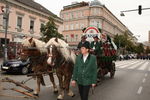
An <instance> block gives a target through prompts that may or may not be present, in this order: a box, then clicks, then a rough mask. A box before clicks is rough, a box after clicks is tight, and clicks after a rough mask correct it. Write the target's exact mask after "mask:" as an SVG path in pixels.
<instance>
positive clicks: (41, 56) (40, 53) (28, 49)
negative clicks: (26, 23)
mask: <svg viewBox="0 0 150 100" xmlns="http://www.w3.org/2000/svg"><path fill="white" fill-rule="evenodd" d="M22 45H23V48H22V50H21V59H24V60H25V59H27V58H30V61H31V67H32V71H33V72H34V73H35V74H37V76H35V77H36V79H37V88H36V89H35V90H34V94H35V95H37V96H38V95H39V92H40V84H42V85H45V83H44V79H43V75H42V74H38V73H39V72H46V71H52V67H51V66H50V65H48V64H47V59H48V52H47V49H46V48H45V42H42V41H40V40H37V39H35V38H27V39H25V40H24V41H23V42H22ZM49 77H50V80H51V82H52V84H53V88H54V92H55V93H56V92H58V89H57V86H56V84H55V81H54V77H53V73H50V74H49Z"/></svg>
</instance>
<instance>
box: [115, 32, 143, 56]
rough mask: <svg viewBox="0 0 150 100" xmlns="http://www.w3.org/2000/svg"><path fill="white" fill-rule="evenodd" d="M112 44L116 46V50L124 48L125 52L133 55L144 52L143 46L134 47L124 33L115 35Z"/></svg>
mask: <svg viewBox="0 0 150 100" xmlns="http://www.w3.org/2000/svg"><path fill="white" fill-rule="evenodd" d="M114 42H115V44H116V45H117V47H118V48H124V49H125V50H126V51H130V52H134V53H143V52H144V46H143V44H142V43H140V44H139V45H135V44H134V43H133V42H132V41H131V39H129V36H128V35H127V33H126V32H125V34H124V35H118V34H117V35H115V37H114Z"/></svg>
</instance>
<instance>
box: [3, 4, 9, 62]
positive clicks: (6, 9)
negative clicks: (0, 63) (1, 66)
mask: <svg viewBox="0 0 150 100" xmlns="http://www.w3.org/2000/svg"><path fill="white" fill-rule="evenodd" d="M1 8H2V9H1V10H2V13H3V19H5V21H6V23H5V26H4V28H5V46H4V62H5V61H6V60H7V58H8V55H7V33H8V32H7V31H8V22H9V13H10V9H9V5H8V4H6V6H5V7H1Z"/></svg>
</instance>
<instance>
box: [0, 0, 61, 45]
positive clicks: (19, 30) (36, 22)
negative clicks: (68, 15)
mask: <svg viewBox="0 0 150 100" xmlns="http://www.w3.org/2000/svg"><path fill="white" fill-rule="evenodd" d="M6 4H7V5H9V7H10V13H9V22H8V35H7V37H8V39H9V41H15V42H21V41H22V36H27V37H35V38H40V37H41V32H40V27H41V25H42V24H45V23H46V22H47V21H48V17H49V16H51V17H53V18H54V21H55V23H56V25H57V28H59V26H60V25H61V24H62V19H60V18H59V17H57V16H56V15H55V14H53V13H52V12H50V11H49V10H48V9H46V8H45V7H43V6H42V5H40V4H38V3H36V2H35V1H34V0H0V7H2V6H3V7H5V6H6ZM5 23H6V20H5V18H4V17H3V14H2V12H1V15H0V43H1V44H2V43H4V38H5ZM59 29H60V28H59ZM58 31H59V32H60V33H61V30H58Z"/></svg>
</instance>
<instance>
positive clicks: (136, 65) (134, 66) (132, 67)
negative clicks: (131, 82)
mask: <svg viewBox="0 0 150 100" xmlns="http://www.w3.org/2000/svg"><path fill="white" fill-rule="evenodd" d="M142 63H143V62H140V63H137V64H135V65H133V66H131V67H129V68H128V69H134V68H136V67H138V66H139V65H140V64H142Z"/></svg>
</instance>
